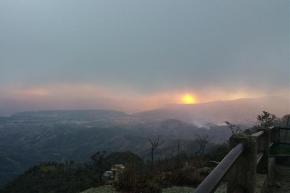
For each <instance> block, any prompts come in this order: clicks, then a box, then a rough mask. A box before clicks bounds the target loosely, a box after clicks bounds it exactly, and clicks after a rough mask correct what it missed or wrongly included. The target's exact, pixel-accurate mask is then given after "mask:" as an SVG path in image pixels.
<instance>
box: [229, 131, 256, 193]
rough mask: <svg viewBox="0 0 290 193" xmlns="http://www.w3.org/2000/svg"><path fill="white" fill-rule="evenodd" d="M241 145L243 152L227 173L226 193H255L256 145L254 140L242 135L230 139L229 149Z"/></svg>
mask: <svg viewBox="0 0 290 193" xmlns="http://www.w3.org/2000/svg"><path fill="white" fill-rule="evenodd" d="M239 143H243V144H244V147H245V151H244V152H243V154H242V155H241V156H240V158H239V159H238V160H237V162H236V163H235V164H234V166H233V168H232V169H231V171H230V173H229V181H228V187H227V193H240V192H241V193H255V186H256V166H257V143H256V139H255V138H253V137H251V136H248V135H244V134H238V135H233V136H232V137H231V138H230V145H231V147H234V146H236V145H237V144H239Z"/></svg>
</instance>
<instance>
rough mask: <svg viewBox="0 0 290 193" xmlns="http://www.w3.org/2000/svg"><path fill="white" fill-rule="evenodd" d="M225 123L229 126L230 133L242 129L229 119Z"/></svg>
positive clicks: (239, 131)
mask: <svg viewBox="0 0 290 193" xmlns="http://www.w3.org/2000/svg"><path fill="white" fill-rule="evenodd" d="M225 124H226V125H227V126H228V127H229V128H230V130H231V132H232V135H234V134H238V133H241V132H242V130H241V128H240V127H239V126H237V125H234V124H232V123H230V122H229V121H225Z"/></svg>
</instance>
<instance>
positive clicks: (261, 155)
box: [257, 153, 264, 164]
mask: <svg viewBox="0 0 290 193" xmlns="http://www.w3.org/2000/svg"><path fill="white" fill-rule="evenodd" d="M263 155H264V154H263V153H258V154H257V164H258V163H259V162H260V161H261V159H262V157H263Z"/></svg>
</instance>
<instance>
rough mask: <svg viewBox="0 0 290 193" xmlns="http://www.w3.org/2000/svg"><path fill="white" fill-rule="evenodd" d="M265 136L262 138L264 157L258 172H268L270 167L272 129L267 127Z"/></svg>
mask: <svg viewBox="0 0 290 193" xmlns="http://www.w3.org/2000/svg"><path fill="white" fill-rule="evenodd" d="M262 130H263V131H264V134H263V137H262V138H261V139H260V140H263V158H262V160H261V162H260V163H259V165H258V168H257V170H258V172H259V173H264V174H268V168H269V157H270V156H269V155H270V147H269V146H270V143H271V129H269V128H265V129H262Z"/></svg>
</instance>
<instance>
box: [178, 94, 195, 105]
mask: <svg viewBox="0 0 290 193" xmlns="http://www.w3.org/2000/svg"><path fill="white" fill-rule="evenodd" d="M180 103H181V104H185V105H192V104H195V103H197V101H196V98H195V97H194V96H192V95H191V94H185V95H183V96H181V98H180Z"/></svg>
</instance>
